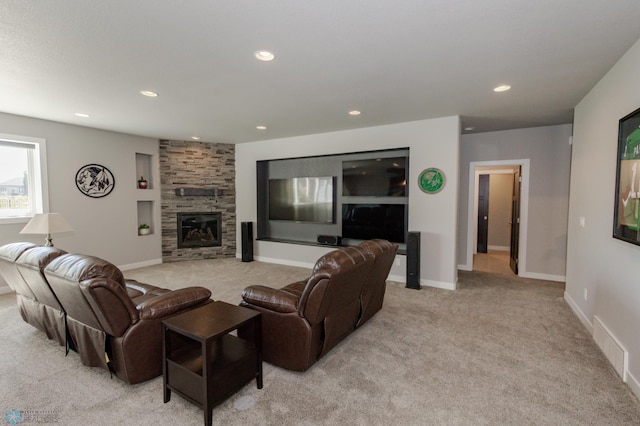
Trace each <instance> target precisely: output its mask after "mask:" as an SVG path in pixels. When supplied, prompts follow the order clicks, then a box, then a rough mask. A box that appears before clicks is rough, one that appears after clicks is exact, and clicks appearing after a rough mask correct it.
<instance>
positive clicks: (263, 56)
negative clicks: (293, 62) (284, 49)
mask: <svg viewBox="0 0 640 426" xmlns="http://www.w3.org/2000/svg"><path fill="white" fill-rule="evenodd" d="M254 55H255V57H256V59H257V60H259V61H264V62H269V61H273V60H274V59H275V58H276V55H274V54H273V53H272V52H269V51H268V50H258V51H257V52H255V53H254Z"/></svg>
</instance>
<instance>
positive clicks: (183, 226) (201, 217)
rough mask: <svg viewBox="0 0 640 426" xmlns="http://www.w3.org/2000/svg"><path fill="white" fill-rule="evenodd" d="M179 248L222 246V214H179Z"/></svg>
mask: <svg viewBox="0 0 640 426" xmlns="http://www.w3.org/2000/svg"><path fill="white" fill-rule="evenodd" d="M177 222H178V223H177V226H178V229H177V230H178V248H186V247H215V246H221V245H222V214H221V213H220V212H215V213H178V220H177Z"/></svg>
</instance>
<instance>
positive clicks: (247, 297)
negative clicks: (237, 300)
mask: <svg viewBox="0 0 640 426" xmlns="http://www.w3.org/2000/svg"><path fill="white" fill-rule="evenodd" d="M242 300H244V301H245V302H246V303H248V304H250V305H254V306H259V307H262V308H265V309H269V310H271V311H275V312H282V313H290V312H296V311H297V310H298V302H299V301H300V297H299V296H296V295H295V294H292V293H289V292H286V291H283V290H278V289H275V288H271V287H266V286H262V285H252V286H249V287H247V288H245V289H244V290H242Z"/></svg>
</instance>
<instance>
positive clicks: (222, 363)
mask: <svg viewBox="0 0 640 426" xmlns="http://www.w3.org/2000/svg"><path fill="white" fill-rule="evenodd" d="M261 328H262V325H261V320H260V312H257V311H254V310H251V309H247V308H243V307H241V306H235V305H230V304H228V303H225V302H213V303H209V304H207V305H205V306H202V307H200V308H196V309H193V310H190V311H187V312H185V313H182V314H178V315H176V316H174V317H171V318H169V319H166V320H164V321H162V329H163V340H164V345H163V351H162V373H163V390H164V402H165V403H166V402H169V400H170V399H171V391H174V392H176V393H178V395H180V396H182V397H184V398H185V399H187V400H188V401H191V402H192V403H194V404H196V405H198V406H200V407H202V409H203V410H204V421H205V425H207V426H210V425H211V423H212V411H213V408H214V407H215V406H216V405H218V404H219V403H221V402H222V401H224V400H225V399H226V398H228V397H229V396H230V395H232V394H233V393H235V392H237V391H238V390H239V389H240V388H242V387H243V386H244V385H246V384H247V383H248V382H250V381H251V380H252V379H254V378H255V379H256V384H257V386H258V389H262V341H261V339H262V330H261ZM240 329H241V330H242V334H241V335H242V336H243V337H244V338H239V337H237V336H234V335H232V334H230V333H231V332H232V331H234V330H240Z"/></svg>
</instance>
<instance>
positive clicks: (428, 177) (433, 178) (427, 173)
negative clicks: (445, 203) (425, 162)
mask: <svg viewBox="0 0 640 426" xmlns="http://www.w3.org/2000/svg"><path fill="white" fill-rule="evenodd" d="M444 184H445V177H444V172H443V171H442V170H440V169H437V168H435V167H430V168H428V169H424V170H423V171H422V173H420V176H419V177H418V186H419V187H420V189H421V190H422V191H423V192H426V193H427V194H437V193H438V192H440V191H442V188H444Z"/></svg>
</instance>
